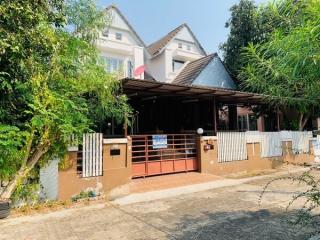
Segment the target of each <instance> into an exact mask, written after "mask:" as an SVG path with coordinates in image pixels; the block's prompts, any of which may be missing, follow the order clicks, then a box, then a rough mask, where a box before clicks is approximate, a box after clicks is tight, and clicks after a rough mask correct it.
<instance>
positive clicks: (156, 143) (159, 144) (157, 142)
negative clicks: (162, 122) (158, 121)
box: [152, 135, 168, 149]
mask: <svg viewBox="0 0 320 240" xmlns="http://www.w3.org/2000/svg"><path fill="white" fill-rule="evenodd" d="M167 145H168V140H167V135H152V147H153V149H160V148H167Z"/></svg>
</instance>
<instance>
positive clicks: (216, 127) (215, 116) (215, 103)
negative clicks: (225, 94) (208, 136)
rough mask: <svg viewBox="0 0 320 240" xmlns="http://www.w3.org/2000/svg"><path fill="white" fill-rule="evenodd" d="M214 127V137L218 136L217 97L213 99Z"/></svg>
mask: <svg viewBox="0 0 320 240" xmlns="http://www.w3.org/2000/svg"><path fill="white" fill-rule="evenodd" d="M212 103H213V125H214V135H217V131H218V126H217V101H216V97H213V101H212Z"/></svg>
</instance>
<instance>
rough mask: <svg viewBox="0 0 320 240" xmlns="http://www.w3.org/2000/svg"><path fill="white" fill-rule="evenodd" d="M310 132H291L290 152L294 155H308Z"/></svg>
mask: <svg viewBox="0 0 320 240" xmlns="http://www.w3.org/2000/svg"><path fill="white" fill-rule="evenodd" d="M311 138H312V132H307V131H303V132H302V131H293V132H292V151H293V152H294V153H308V152H309V151H310V140H311Z"/></svg>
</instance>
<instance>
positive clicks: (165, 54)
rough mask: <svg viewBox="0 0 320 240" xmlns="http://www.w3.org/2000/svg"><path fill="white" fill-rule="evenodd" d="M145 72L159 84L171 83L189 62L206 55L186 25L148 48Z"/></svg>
mask: <svg viewBox="0 0 320 240" xmlns="http://www.w3.org/2000/svg"><path fill="white" fill-rule="evenodd" d="M148 52H149V53H150V55H151V57H150V58H149V59H148V61H147V70H148V72H150V74H151V75H152V76H153V77H154V78H155V79H157V80H158V81H161V82H169V83H170V82H173V81H174V79H175V78H176V76H177V75H178V74H179V73H180V72H181V71H182V70H183V69H184V68H185V67H186V66H187V65H188V63H189V62H192V61H194V60H197V59H199V58H202V57H205V56H206V55H207V54H206V52H205V51H204V49H203V47H202V46H201V44H200V43H199V41H198V40H197V38H196V37H195V35H194V34H193V33H192V31H191V29H190V28H189V27H188V25H187V24H182V25H180V26H179V27H177V28H176V29H174V30H173V31H171V32H169V33H168V34H167V35H166V36H164V37H162V38H161V39H159V40H158V41H156V42H154V43H152V44H151V45H150V46H148Z"/></svg>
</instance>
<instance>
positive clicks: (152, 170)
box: [131, 134, 198, 177]
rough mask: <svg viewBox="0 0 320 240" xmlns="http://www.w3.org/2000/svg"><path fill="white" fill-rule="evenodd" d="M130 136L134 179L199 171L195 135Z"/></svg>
mask: <svg viewBox="0 0 320 240" xmlns="http://www.w3.org/2000/svg"><path fill="white" fill-rule="evenodd" d="M131 137H132V171H133V177H145V176H152V175H161V174H167V173H176V172H187V171H195V170H197V169H198V164H197V146H196V135H193V134H168V135H164V134H160V135H134V136H131Z"/></svg>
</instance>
